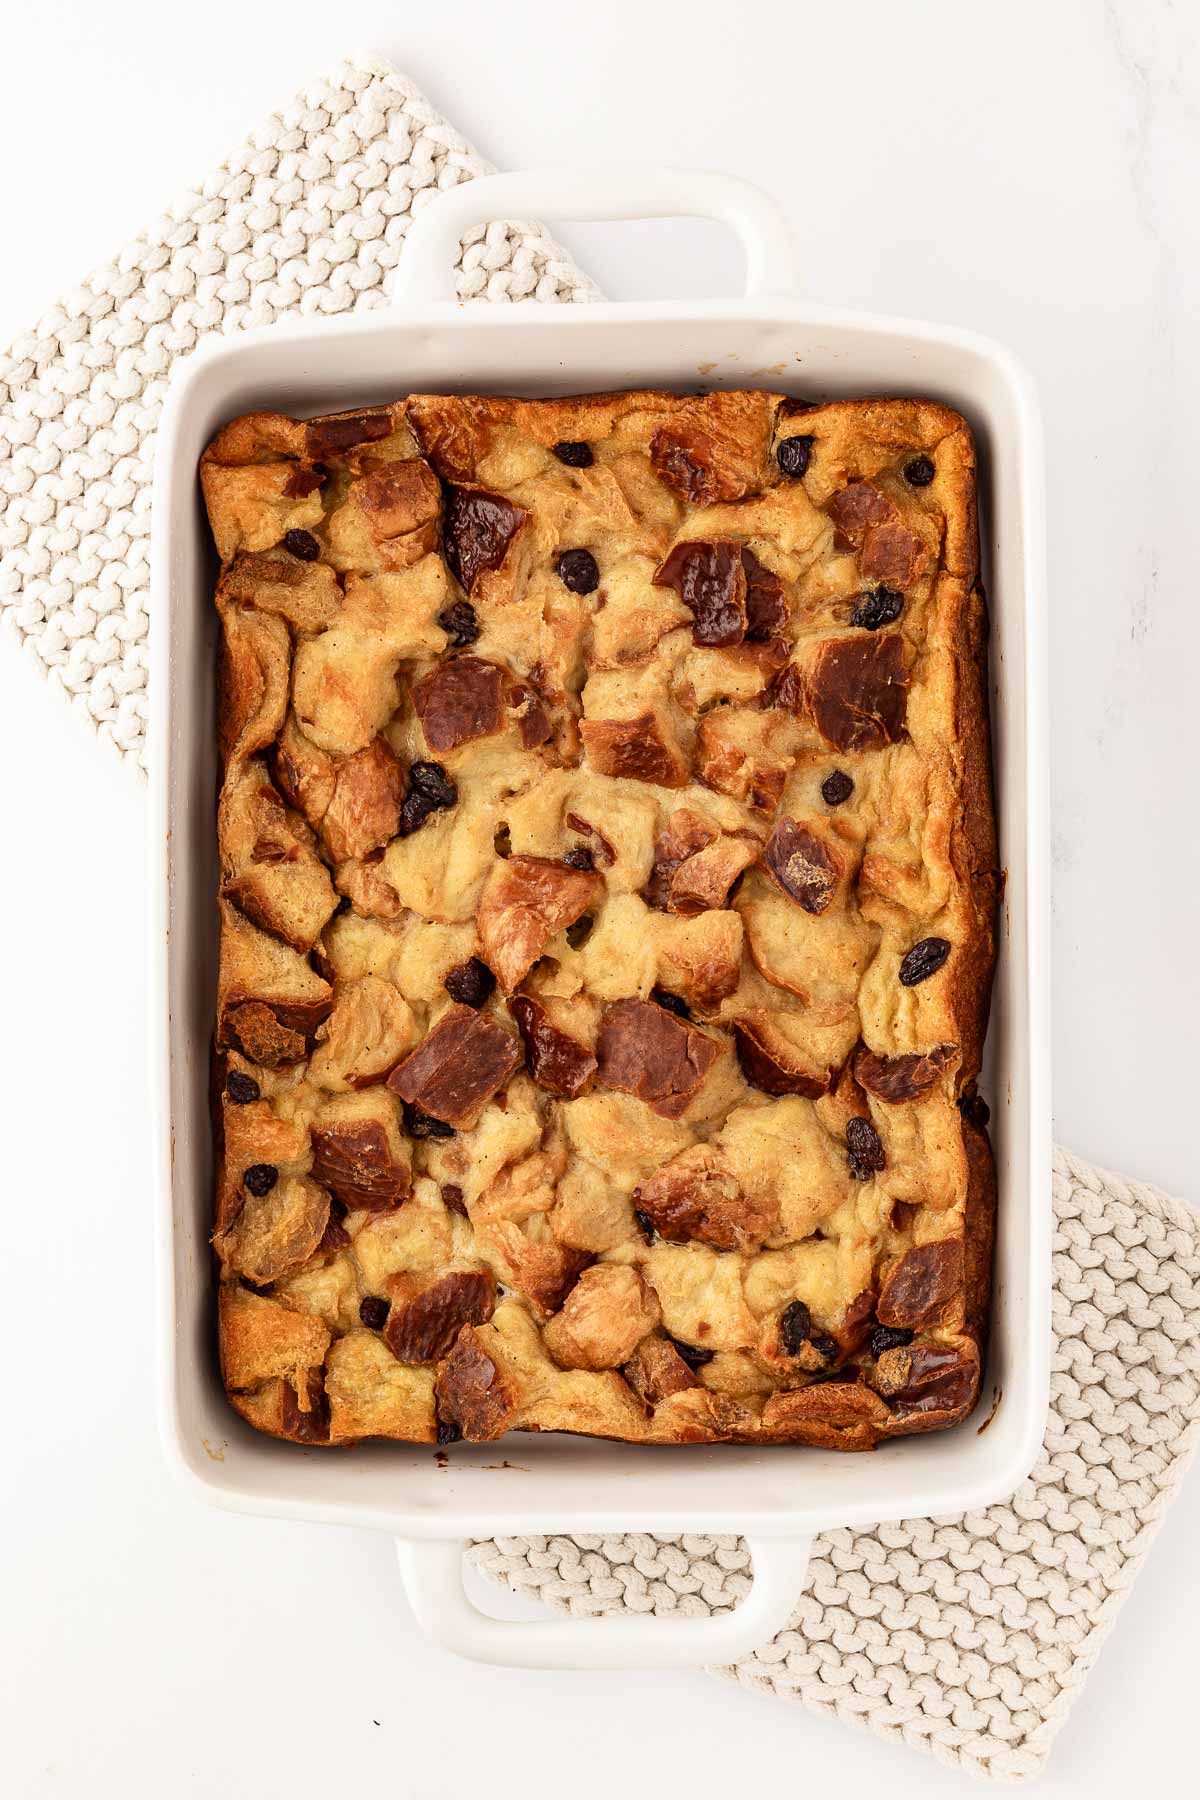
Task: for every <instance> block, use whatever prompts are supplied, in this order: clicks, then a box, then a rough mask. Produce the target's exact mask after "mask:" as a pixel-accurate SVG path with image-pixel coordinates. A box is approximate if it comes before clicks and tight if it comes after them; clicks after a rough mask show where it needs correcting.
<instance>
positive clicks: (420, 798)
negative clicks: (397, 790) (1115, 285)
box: [396, 794, 437, 837]
mask: <svg viewBox="0 0 1200 1800" xmlns="http://www.w3.org/2000/svg"><path fill="white" fill-rule="evenodd" d="M436 811H437V808H436V807H434V806H431V805H430V804H429V802H428V800H426V799H425V797H424V795H423V794H406V795H405V796H404V804H403V805H402V806H401V808H400V822H399V824H398V825H397V827H396V835H397V836H398V837H411V836H412V834H413V832H414V831H420V829H421V827H422V825H423V824H424V823H425V821H426V819H427V818H428V817H429V815H430V813H433V812H436Z"/></svg>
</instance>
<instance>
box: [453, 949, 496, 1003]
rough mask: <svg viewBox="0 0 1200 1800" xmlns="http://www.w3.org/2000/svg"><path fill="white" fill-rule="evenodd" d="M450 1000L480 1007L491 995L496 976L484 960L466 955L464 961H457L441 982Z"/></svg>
mask: <svg viewBox="0 0 1200 1800" xmlns="http://www.w3.org/2000/svg"><path fill="white" fill-rule="evenodd" d="M442 985H443V987H444V988H445V990H446V992H447V993H448V994H449V996H450V998H451V999H452V1000H457V1001H458V1003H459V1005H460V1006H474V1007H480V1006H482V1005H483V1003H484V1001H485V1000H486V999H488V998H489V996H490V995H491V992H492V989H493V988H494V987H495V985H496V977H495V976H494V975H493V974H492V971H491V970H490V969H489V968H488V966H487V964H486V963H485V962H480V960H479V958H478V957H477V956H471V957H468V958H467V960H466V962H461V963H457V964H456V965H455V967H454V968H453V969H451V971H450V973H449V974H448V975H447V977H446V979H445V981H444V982H443V983H442Z"/></svg>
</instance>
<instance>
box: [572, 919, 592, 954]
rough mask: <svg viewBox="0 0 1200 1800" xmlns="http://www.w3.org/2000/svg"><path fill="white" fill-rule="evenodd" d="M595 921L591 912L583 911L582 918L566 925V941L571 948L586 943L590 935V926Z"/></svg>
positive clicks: (574, 948)
mask: <svg viewBox="0 0 1200 1800" xmlns="http://www.w3.org/2000/svg"><path fill="white" fill-rule="evenodd" d="M595 923H596V921H595V919H594V918H593V916H592V914H591V913H584V915H583V917H582V919H576V921H575V923H574V924H573V925H568V926H567V942H568V944H570V946H571V948H572V950H578V948H579V946H580V945H581V944H586V943H587V941H588V939H589V938H590V937H591V935H592V926H593V925H594V924H595Z"/></svg>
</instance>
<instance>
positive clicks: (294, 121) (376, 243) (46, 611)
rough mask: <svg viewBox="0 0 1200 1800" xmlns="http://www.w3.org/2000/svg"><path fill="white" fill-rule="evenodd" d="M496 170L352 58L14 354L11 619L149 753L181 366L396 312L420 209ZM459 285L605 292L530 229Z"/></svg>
mask: <svg viewBox="0 0 1200 1800" xmlns="http://www.w3.org/2000/svg"><path fill="white" fill-rule="evenodd" d="M489 172H490V164H488V163H485V162H483V161H482V160H481V159H480V158H479V157H478V156H476V155H475V153H474V151H473V150H472V149H471V147H470V145H469V144H468V143H467V142H466V140H465V139H464V138H462V137H460V136H459V134H458V132H457V131H455V130H454V128H453V126H451V125H448V124H447V123H446V121H445V120H444V119H443V118H441V117H439V115H438V114H437V113H436V112H435V111H434V109H433V107H431V106H430V105H429V103H428V101H427V100H425V99H423V98H422V96H421V95H420V93H418V91H417V89H416V88H414V87H413V86H412V84H411V83H410V82H408V81H407V80H405V78H404V77H403V76H402V75H398V74H397V73H396V71H395V70H394V69H392V68H391V67H390V66H389V65H388V64H387V63H384V62H380V61H379V60H377V59H375V58H370V57H368V58H359V59H355V60H351V61H347V62H344V63H342V64H341V65H339V67H338V68H337V69H335V70H334V71H333V73H332V74H331V75H329V76H328V77H327V78H326V79H325V80H323V81H318V82H316V83H315V84H314V85H313V86H312V87H309V88H306V89H305V90H304V92H303V93H301V94H299V95H298V96H297V97H296V99H294V100H293V101H292V102H291V104H290V105H288V106H285V107H284V108H283V109H282V110H281V111H280V112H277V113H273V114H272V115H271V117H270V118H269V119H268V120H267V121H266V123H265V124H264V125H261V126H260V127H259V129H258V130H257V131H255V132H253V133H252V134H251V136H250V137H249V138H248V139H247V140H246V142H245V143H244V144H243V145H242V146H241V148H240V149H238V150H236V151H235V152H234V154H233V155H232V156H230V157H229V158H228V159H227V160H226V161H225V162H223V163H222V164H221V166H220V168H219V169H216V170H214V172H213V173H212V174H211V175H210V176H209V177H208V179H207V180H206V181H204V182H202V183H201V185H200V186H199V187H198V188H197V189H196V190H195V191H194V192H192V193H189V194H188V195H186V196H185V197H184V199H183V200H182V202H181V203H180V204H179V205H178V206H176V207H175V208H173V209H172V211H171V212H170V213H168V214H167V215H166V216H165V217H164V218H162V219H160V220H159V221H158V222H157V223H156V224H154V225H152V226H151V227H150V229H149V230H148V231H146V232H145V233H144V234H143V235H142V236H141V237H140V238H138V239H137V240H136V242H134V243H132V244H129V245H127V247H126V248H125V249H124V250H122V251H121V253H120V254H119V255H118V256H117V257H115V258H114V260H113V261H112V262H111V263H109V264H108V265H107V267H105V268H103V269H100V270H98V271H97V273H96V274H94V275H92V276H91V277H90V278H89V279H88V280H87V281H85V282H84V284H83V285H82V286H81V287H80V288H78V289H77V290H76V291H75V292H74V293H73V294H71V295H69V296H68V297H67V298H66V299H65V300H63V301H62V303H61V304H60V305H58V306H56V307H53V308H52V309H51V310H50V312H48V313H47V314H46V316H45V317H44V318H43V319H42V320H41V321H40V322H39V323H38V324H37V325H36V326H35V327H34V329H33V330H32V331H31V332H28V333H26V334H25V335H23V336H21V337H19V338H18V339H17V341H16V342H15V343H14V344H13V345H12V346H11V348H10V349H9V350H8V352H7V353H6V354H0V619H3V620H4V621H5V622H6V623H7V624H8V625H9V626H10V627H11V628H12V630H14V631H15V633H16V636H17V638H18V639H20V640H22V641H23V642H24V643H25V645H26V646H27V648H28V649H30V650H31V651H32V652H33V654H34V656H35V657H36V659H37V661H38V663H39V664H40V666H41V668H42V669H43V671H44V672H45V673H46V674H47V675H49V676H50V678H51V679H52V681H54V682H55V683H56V685H57V686H58V687H59V688H60V689H61V690H62V692H63V693H64V694H66V695H67V697H68V698H69V699H71V700H72V701H73V702H74V703H75V705H76V707H77V708H78V710H79V711H80V712H81V713H82V715H83V717H84V718H85V719H86V720H87V721H88V722H89V724H91V725H92V726H93V727H94V728H95V729H96V730H97V731H98V732H99V734H100V736H101V737H103V738H106V739H108V741H109V742H110V743H112V744H114V745H116V747H117V749H118V750H120V751H121V752H122V753H123V754H124V755H126V756H128V757H130V758H132V759H133V760H134V761H135V762H136V763H138V764H140V765H142V766H144V753H145V736H146V716H147V701H146V678H147V667H146V636H147V630H148V626H149V618H148V615H147V610H146V603H147V598H148V591H149V576H150V571H149V545H150V483H151V476H152V470H153V463H154V438H155V433H156V430H157V427H158V419H159V413H160V410H161V407H162V401H163V395H164V393H165V391H166V382H167V377H168V375H169V374H170V370H171V364H172V362H173V361H174V359H175V358H176V357H177V356H182V355H184V354H185V353H186V352H187V351H189V350H193V349H194V348H195V347H196V345H197V344H198V343H200V341H201V340H202V339H203V338H205V337H208V336H210V335H211V334H213V333H221V334H227V333H229V332H233V331H240V330H241V329H242V328H243V327H244V326H247V325H269V324H271V323H272V321H274V320H276V319H282V318H287V317H288V316H289V315H296V314H299V315H301V316H311V315H313V314H316V313H343V312H361V311H365V310H366V309H367V308H369V307H374V306H382V305H384V304H385V303H386V293H385V284H386V281H387V277H388V274H389V273H390V271H391V270H392V269H394V268H395V266H396V262H397V259H398V256H399V253H400V246H401V244H402V242H403V240H404V233H405V231H406V230H407V228H408V221H409V219H410V217H411V216H412V214H413V213H414V212H415V211H417V210H418V209H419V208H420V207H421V205H422V204H423V203H424V202H425V201H426V199H428V198H429V197H430V196H431V195H432V194H433V193H434V192H435V191H436V190H438V189H440V188H447V187H454V186H455V185H456V184H457V183H458V182H460V181H467V180H469V179H470V178H471V177H472V176H475V175H482V174H487V173H489ZM458 291H459V293H460V295H462V297H463V298H480V299H487V300H517V299H524V298H526V297H529V296H532V297H534V298H536V299H538V300H590V299H595V298H598V295H597V292H596V289H595V288H594V287H593V286H592V284H591V283H590V282H589V281H588V279H587V277H586V276H585V275H582V274H581V273H580V271H579V270H578V269H577V268H576V267H575V266H574V264H573V263H571V262H570V261H569V259H568V258H567V256H566V255H565V253H564V252H563V251H562V250H560V249H559V248H558V247H557V245H555V244H554V243H553V242H552V241H551V240H550V239H549V238H548V237H546V236H545V235H544V233H543V232H542V231H541V230H540V229H539V227H537V226H536V225H526V224H503V223H499V224H492V225H489V226H488V227H487V228H486V230H479V231H476V232H474V233H473V234H472V235H470V236H469V237H468V238H467V240H466V244H465V249H464V253H463V256H462V259H461V263H460V266H459V279H458Z"/></svg>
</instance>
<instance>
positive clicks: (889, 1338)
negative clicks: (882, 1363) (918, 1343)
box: [869, 1325, 913, 1356]
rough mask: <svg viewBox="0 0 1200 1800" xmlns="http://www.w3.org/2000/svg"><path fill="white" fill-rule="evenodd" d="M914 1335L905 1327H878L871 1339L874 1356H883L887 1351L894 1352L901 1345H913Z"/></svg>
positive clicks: (875, 1328) (872, 1333)
mask: <svg viewBox="0 0 1200 1800" xmlns="http://www.w3.org/2000/svg"><path fill="white" fill-rule="evenodd" d="M912 1339H913V1334H912V1332H911V1331H909V1330H908V1328H907V1327H906V1326H904V1325H876V1326H875V1327H874V1328H873V1330H872V1332H871V1336H870V1339H869V1342H870V1345H871V1355H872V1356H882V1355H883V1353H884V1351H885V1350H894V1349H895V1348H896V1347H897V1345H899V1344H911V1343H912Z"/></svg>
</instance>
